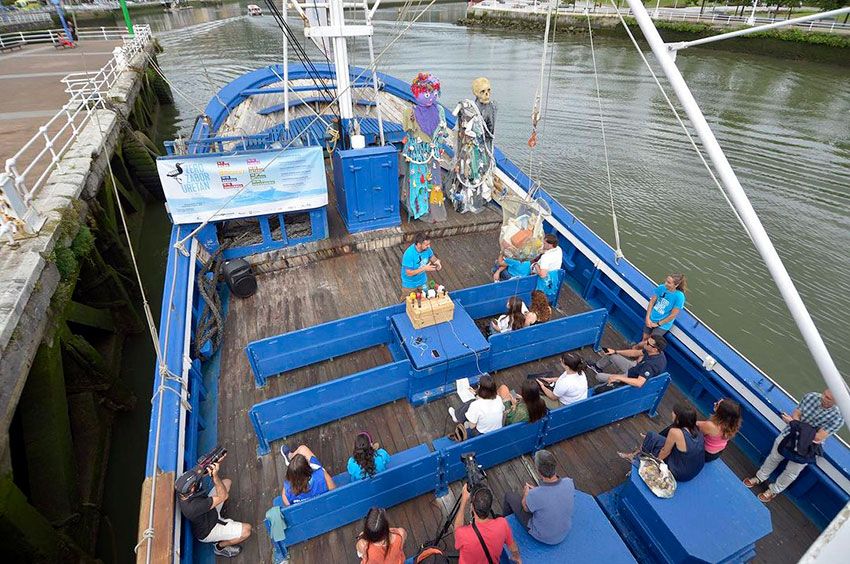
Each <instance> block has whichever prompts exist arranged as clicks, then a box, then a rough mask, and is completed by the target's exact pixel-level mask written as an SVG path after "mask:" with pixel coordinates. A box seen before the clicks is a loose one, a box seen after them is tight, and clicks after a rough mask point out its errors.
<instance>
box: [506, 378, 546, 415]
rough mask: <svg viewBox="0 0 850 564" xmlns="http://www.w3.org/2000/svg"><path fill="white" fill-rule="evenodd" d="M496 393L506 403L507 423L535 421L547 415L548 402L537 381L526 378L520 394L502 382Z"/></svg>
mask: <svg viewBox="0 0 850 564" xmlns="http://www.w3.org/2000/svg"><path fill="white" fill-rule="evenodd" d="M496 393H497V394H498V395H499V397H500V398H502V402H503V403H504V404H505V425H511V424H513V423H520V422H523V421H528V422H529V423H534V422H535V421H537V420H539V419H543V416H544V415H546V411H547V410H546V403H544V401H543V398H542V397H541V396H540V388H539V387H538V385H537V382H536V381H534V380H531V379H526V380H525V381H524V382H523V383H522V388H520V395H519V396H517V394H516V392H514V391H512V390H510V389H508V387H507V386H505V385H504V384H502V385H501V386H499V389H498V390H496Z"/></svg>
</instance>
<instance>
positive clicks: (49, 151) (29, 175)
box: [0, 25, 151, 242]
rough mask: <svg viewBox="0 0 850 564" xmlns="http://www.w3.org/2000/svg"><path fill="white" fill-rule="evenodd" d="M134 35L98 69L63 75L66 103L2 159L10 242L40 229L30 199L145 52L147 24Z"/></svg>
mask: <svg viewBox="0 0 850 564" xmlns="http://www.w3.org/2000/svg"><path fill="white" fill-rule="evenodd" d="M133 31H134V36H133V37H132V38H130V37H127V38H125V40H124V45H123V46H122V47H116V48H115V50H114V51H113V55H112V58H111V59H110V60H109V62H107V63H106V64H105V65H104V66H103V67H102V68H101V69H100V70H99V71H96V72H93V73H91V74H88V73H72V74H69V75H67V76H66V77H65V78H63V79H62V82H63V83H65V85H66V91H67V92H68V93H69V99H68V102H67V103H66V104H65V105H64V106H62V108H61V109H60V110H59V111H58V112H56V114H55V115H54V116H53V117H52V118H50V119H49V120H48V121H47V123H45V124H44V125H42V126H41V127H39V128H38V132H37V133H36V134H35V135H33V137H32V138H30V140H29V141H27V142H26V143H25V144H24V146H23V147H21V149H20V150H19V151H18V152H17V153H15V155H14V156H12V157H10V158H9V159H7V160H6V166H5V170H4V172H2V173H0V236H2V237H4V238H5V239H6V240H8V241H10V242H11V241H12V240H13V235H14V233H16V232H19V231H21V230H26V231H29V232H34V231H37V230H38V229H40V228H41V225H42V224H43V223H44V220H43V219H42V218H41V217H40V216H39V214H38V212H37V211H36V210H35V209H34V208H33V206H32V200H33V198H34V197H35V196H36V194H37V193H38V191H39V189H40V188H41V187H42V186H43V185H44V183H45V181H46V180H47V178H48V177H49V176H50V173H51V172H53V171H54V170H55V169H57V168H61V162H60V161H61V158H62V155H64V153H65V151H67V150H68V147H70V146H71V144H72V143H73V142H74V141H75V140H76V139H77V136H78V135H79V134H80V132H81V131H82V130H83V128H84V127H85V126H86V125H87V124H88V123H89V122H90V121H91V118H92V115H93V114H94V112H95V111H97V110H101V109H104V108H105V107H106V104H105V103H104V98H105V97H106V94H107V92H108V91H109V90H110V89H111V88H112V86H113V85H114V84H115V82H116V81H117V80H118V78H119V77H120V76H121V74H122V73H123V72H124V71H125V70H127V67H128V66H129V64H130V62H131V61H133V59H134V58H135V57H136V56H137V55H138V54H140V53H142V52H144V51H145V50H146V49H147V48H148V46H149V44H150V41H151V29H150V26H147V25H137V26H133Z"/></svg>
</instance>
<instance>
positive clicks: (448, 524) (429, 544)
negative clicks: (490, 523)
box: [418, 485, 495, 559]
mask: <svg viewBox="0 0 850 564" xmlns="http://www.w3.org/2000/svg"><path fill="white" fill-rule="evenodd" d="M479 487H484V486H483V485H479V486H478V487H475V488H473V489H472V491H470V492H469V494H470V495H469V497H470V499H472V496H473V495H474V494H475V491H476V490H477V489H478V488H479ZM460 501H461V496H457V499H456V500H455V504H454V506H453V507H452V510H451V511H449V514H448V516H447V517H446V520H445V521H444V522H443V526H442V528H440V532H439V533H437V536H436V537H435V538H434V539H433V540H430V541H428V542H426V543H423V544H422V545H420V546H419V551H418V552H422V551H423V550H425V549H426V548H431V547H435V548H439V547H440V543H442V542H443V539H445V538H446V535H448V534H449V529H450V528H451V526H452V524H453V523H454V520H455V517H457V513H458V511H460ZM490 517H495V515H494V513H493V509H492V508H491V509H490ZM446 557H447V558H451V559H457V558H458V555H457V554H446Z"/></svg>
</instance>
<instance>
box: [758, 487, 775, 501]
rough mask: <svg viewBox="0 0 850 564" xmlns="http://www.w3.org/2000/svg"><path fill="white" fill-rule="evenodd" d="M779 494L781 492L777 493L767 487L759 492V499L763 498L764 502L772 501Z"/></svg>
mask: <svg viewBox="0 0 850 564" xmlns="http://www.w3.org/2000/svg"><path fill="white" fill-rule="evenodd" d="M777 495H779V494H775V493H773V492H772V491H770V490H769V489H767V490H764V491H763V492H761V493H760V494H759V500H761V501H762V502H763V503H770V502H771V501H773V498H775V497H776V496H777Z"/></svg>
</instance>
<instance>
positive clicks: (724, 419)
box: [697, 398, 743, 462]
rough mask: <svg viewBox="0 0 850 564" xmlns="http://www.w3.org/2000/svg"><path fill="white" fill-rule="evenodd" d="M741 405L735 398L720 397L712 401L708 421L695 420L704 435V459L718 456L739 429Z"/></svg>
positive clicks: (708, 460)
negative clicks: (712, 404) (711, 410)
mask: <svg viewBox="0 0 850 564" xmlns="http://www.w3.org/2000/svg"><path fill="white" fill-rule="evenodd" d="M742 419H743V418H742V416H741V405H740V404H739V403H738V402H736V401H735V400H731V399H729V398H721V399H719V400H717V401H716V402H714V413H712V414H711V417H710V418H709V419H708V421H697V427H699V430H700V431H702V434H703V435H705V461H706V462H711V461H712V460H715V459H717V458H719V457H720V455H721V454H722V453H723V450H724V449H725V448H726V445H727V444H728V443H729V441H730V440H732V438H733V437H734V436H735V435H736V434H737V433H738V431H739V430H740V429H741V422H742Z"/></svg>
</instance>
